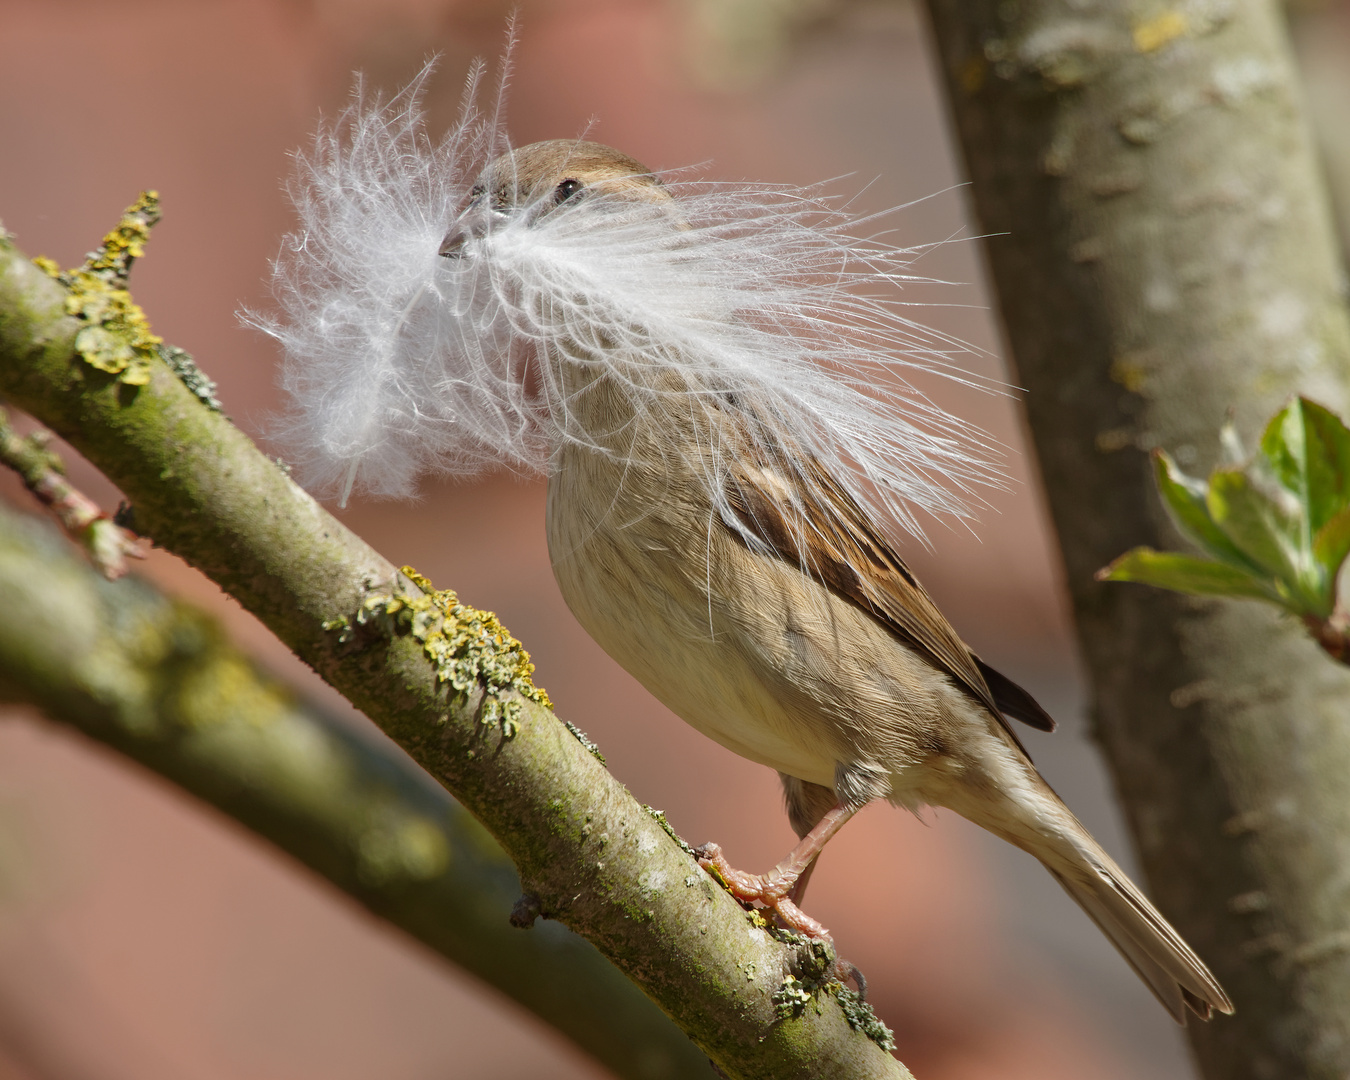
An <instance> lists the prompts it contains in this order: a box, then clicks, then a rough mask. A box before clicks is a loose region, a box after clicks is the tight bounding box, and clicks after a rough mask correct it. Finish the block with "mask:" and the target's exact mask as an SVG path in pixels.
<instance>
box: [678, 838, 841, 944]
mask: <svg viewBox="0 0 1350 1080" xmlns="http://www.w3.org/2000/svg"><path fill="white" fill-rule="evenodd" d="M694 855H695V856H696V857H697V859H698V864H699V866H701V867H703V869H704V870H707V871H708V872H709V873H710V874H712V875H713V876H714V877H717V878H719V879H720V880H721V881H722V884H723V885H725V886H726V889H727V892H729V893H731V895H732V896H734V897H735V898H736V899H737V900H739V901H740V902H741V903H743V904H755V903H758V904H762V905H764V907H766V908H767V909H768V910H769V911H772V912H773V913H774V915H776V916H777V917H778V920H779V922H781V923H782V924H783V925H784V926H785V927H787V928H788V929H789V930H793V931H796V932H797V933H799V934H802V935H803V936H805V937H808V938H813V939H815V940H818V941H832V940H833V939H832V938H831V937H830V932H829V931H828V930H826V929H825V927H824V925H822V924H821V923H820V922H818V921H817V920H815V919H813V918H811V916H810V915H808V914H806V912H804V911H803V910H802V909H801V908H799V907H798V906H797V905H796V904H794V903H793V902H792V901H791V900H790V899H789V895H790V894H791V892H792V887H793V886H794V885H796V884H797V879H798V878H799V877H800V876H801V875H800V874H793V873H787V872H785V871H782V870H779V869H777V868H775V869H773V870H771V871H769V873H767V874H747V873H746V872H745V871H743V870H737V869H735V868H734V867H733V866H732V865H731V864H730V863H729V862H727V858H726V856H725V855H723V854H722V848H721V845H719V844H712V843H709V844H704V845H703V846H702V847H699V848H695V849H694Z"/></svg>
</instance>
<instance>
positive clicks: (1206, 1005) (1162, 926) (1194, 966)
mask: <svg viewBox="0 0 1350 1080" xmlns="http://www.w3.org/2000/svg"><path fill="white" fill-rule="evenodd" d="M1079 828H1080V829H1081V826H1080V827H1079ZM1067 848H1068V850H1065V849H1064V848H1061V849H1060V850H1059V851H1057V852H1053V853H1052V852H1049V851H1041V852H1037V855H1038V856H1039V857H1040V859H1041V862H1042V863H1044V864H1045V868H1046V869H1047V870H1049V871H1050V873H1051V874H1053V875H1054V877H1055V880H1056V881H1058V882H1059V883H1060V885H1062V886H1063V887H1064V891H1065V892H1067V893H1068V894H1069V895H1070V896H1071V897H1073V898H1074V900H1075V901H1076V902H1077V903H1078V906H1079V907H1081V908H1082V909H1083V910H1084V911H1085V912H1087V914H1088V917H1089V918H1091V919H1092V921H1093V922H1095V923H1096V924H1097V926H1098V927H1100V928H1101V931H1102V933H1104V934H1105V935H1106V936H1107V938H1108V939H1110V941H1111V944H1112V945H1114V946H1115V947H1116V949H1117V950H1118V951H1119V952H1120V954H1121V955H1122V956H1123V957H1124V958H1125V959H1126V961H1127V962H1128V963H1129V965H1130V966H1131V967H1132V968H1134V970H1135V972H1136V973H1137V974H1138V975H1139V977H1140V978H1141V979H1143V980H1144V982H1145V984H1146V985H1147V986H1148V988H1149V989H1150V990H1152V991H1153V993H1154V996H1155V997H1157V999H1158V1000H1159V1001H1160V1002H1162V1004H1163V1007H1164V1008H1166V1009H1167V1011H1168V1012H1169V1013H1171V1014H1172V1018H1173V1019H1174V1020H1176V1021H1177V1023H1179V1024H1185V1023H1186V1011H1187V1009H1189V1010H1190V1011H1191V1012H1193V1013H1195V1014H1196V1015H1197V1016H1199V1017H1200V1018H1201V1019H1202V1020H1208V1019H1210V1018H1211V1017H1212V1016H1213V1014H1214V1012H1215V1010H1217V1011H1218V1012H1221V1013H1232V1011H1233V1003H1232V1002H1231V1001H1229V999H1228V995H1227V994H1225V993H1224V991H1223V987H1221V986H1220V985H1219V982H1218V980H1217V979H1215V978H1214V976H1213V975H1212V974H1211V973H1210V970H1209V968H1207V967H1206V966H1205V964H1204V962H1203V961H1202V960H1201V959H1200V958H1199V957H1198V956H1196V955H1195V953H1194V951H1192V949H1191V947H1190V946H1189V945H1187V944H1186V942H1185V941H1184V940H1182V937H1181V935H1180V934H1178V933H1177V932H1176V931H1175V930H1174V929H1173V928H1172V926H1171V924H1169V923H1168V921H1167V920H1166V919H1164V918H1163V917H1162V915H1160V914H1159V913H1158V910H1157V909H1156V908H1155V907H1154V906H1153V905H1152V904H1150V903H1149V902H1148V900H1146V899H1145V898H1144V895H1143V894H1142V893H1141V892H1140V891H1139V890H1138V889H1137V888H1135V886H1134V883H1133V882H1131V881H1130V879H1129V878H1128V877H1126V876H1125V872H1124V871H1123V870H1121V869H1120V867H1119V866H1117V865H1116V864H1115V862H1114V861H1113V860H1112V858H1111V857H1110V856H1109V855H1107V854H1106V852H1105V851H1103V850H1102V849H1101V847H1100V846H1099V845H1098V844H1097V842H1096V841H1095V840H1093V839H1092V837H1091V836H1089V835H1088V834H1087V832H1086V830H1083V831H1081V833H1080V835H1078V836H1075V837H1072V838H1071V839H1070V842H1069V844H1068V845H1067Z"/></svg>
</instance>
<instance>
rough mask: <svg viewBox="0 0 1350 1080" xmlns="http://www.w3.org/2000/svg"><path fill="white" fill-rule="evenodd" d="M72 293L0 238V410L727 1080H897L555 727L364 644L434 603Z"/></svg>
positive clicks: (395, 636) (409, 642)
mask: <svg viewBox="0 0 1350 1080" xmlns="http://www.w3.org/2000/svg"><path fill="white" fill-rule="evenodd" d="M67 295H68V294H67V292H66V290H65V288H63V284H62V283H61V282H59V281H57V280H53V278H51V277H50V276H48V275H47V274H46V273H44V272H43V271H42V270H40V269H38V268H37V267H35V266H34V265H33V264H32V263H31V262H29V261H28V260H27V259H26V258H24V257H23V256H22V255H21V254H20V253H19V252H18V251H17V249H16V248H15V247H14V245H13V243H12V241H10V240H8V239H4V240H0V395H3V396H5V397H7V398H9V399H10V400H11V401H13V402H14V403H15V404H16V405H17V406H19V407H21V408H23V409H25V410H27V411H28V412H29V413H31V414H32V415H34V416H35V417H37V418H38V419H39V420H41V421H42V422H43V423H45V424H46V425H47V426H48V427H50V428H52V430H53V431H55V432H56V433H57V434H59V435H61V436H62V437H63V438H65V439H66V440H67V441H69V442H70V443H71V444H72V445H73V446H75V447H76V449H78V450H79V451H80V452H81V453H82V454H84V455H85V457H87V458H88V459H89V460H90V461H92V462H93V463H94V464H95V465H97V466H98V467H99V468H101V469H102V470H103V471H104V472H105V473H106V474H107V475H108V477H109V478H110V479H111V480H112V481H113V482H114V483H116V484H117V485H118V487H119V488H121V490H122V491H123V492H124V493H125V495H126V497H127V498H128V499H129V500H130V503H131V505H132V508H133V512H134V522H135V528H136V530H137V531H138V532H141V533H143V534H145V535H148V536H150V537H151V538H153V540H154V541H155V543H157V544H159V545H160V546H162V547H165V548H167V549H169V550H171V551H173V552H175V553H177V554H178V555H180V556H182V557H183V558H185V559H186V560H187V561H188V562H190V563H192V564H194V565H195V566H197V567H198V568H200V569H201V570H203V571H204V572H205V573H206V574H207V575H208V576H210V577H211V578H213V579H214V580H215V581H216V582H217V583H218V584H220V585H221V586H222V587H223V588H224V589H226V590H227V591H229V592H230V593H232V594H233V595H234V596H235V598H236V599H237V600H239V602H240V603H241V604H243V605H244V607H246V608H248V609H249V610H250V611H252V612H253V613H254V614H255V615H257V616H258V617H259V618H260V619H261V620H262V621H263V622H264V623H266V624H267V625H268V626H269V627H270V628H271V629H272V631H273V632H274V633H276V634H277V636H278V637H279V638H281V640H282V641H283V642H285V643H286V644H287V645H288V646H289V647H290V648H291V649H293V650H294V651H295V652H296V653H297V654H298V655H299V656H301V657H302V658H303V659H304V660H306V661H307V662H308V663H309V664H311V665H312V666H313V667H314V669H315V670H316V671H317V672H318V673H319V674H320V675H321V676H323V677H324V678H325V679H327V680H328V682H330V683H331V684H332V685H333V686H335V687H336V688H337V689H338V690H339V691H341V692H342V693H343V694H344V695H346V697H347V698H348V699H349V700H351V701H352V702H353V703H354V704H355V705H356V706H357V707H358V708H360V709H361V710H362V711H364V712H365V713H366V715H367V716H369V717H370V718H371V719H372V720H374V721H375V722H376V723H377V724H378V725H379V726H380V727H381V728H382V729H383V730H384V731H385V732H386V733H387V734H389V735H390V736H391V737H392V738H393V739H394V740H395V741H396V742H397V743H398V744H399V745H400V746H402V747H403V748H404V749H405V750H406V751H407V752H408V753H409V754H410V755H411V757H412V758H413V759H414V760H415V761H417V763H418V764H420V765H421V766H422V767H423V768H424V769H426V770H427V771H428V772H429V773H430V774H431V775H432V776H433V777H435V778H436V780H438V781H439V782H440V783H441V784H443V785H444V786H445V787H446V788H447V789H448V790H449V791H450V792H451V793H452V794H454V795H455V796H456V797H457V798H458V799H459V800H460V802H461V803H462V804H463V805H464V806H465V807H466V808H467V809H469V810H470V811H471V812H472V813H473V815H474V816H475V817H477V818H478V820H479V821H481V822H482V823H483V824H484V825H485V826H486V827H487V829H488V831H489V832H491V833H492V834H493V836H495V837H496V839H497V840H498V842H499V843H501V845H502V847H503V848H504V849H505V850H506V852H507V853H508V854H509V855H510V857H511V859H512V860H513V861H514V862H515V864H516V867H517V869H518V871H519V873H520V877H521V882H522V887H523V888H524V890H525V891H526V892H527V893H528V894H529V895H530V896H531V897H533V898H534V904H535V907H536V909H537V910H538V911H539V912H541V913H542V914H543V915H545V916H547V917H549V918H555V919H558V920H560V921H562V922H564V923H566V924H567V925H568V926H570V927H571V928H572V929H574V930H576V931H577V932H578V933H580V934H581V935H582V936H584V937H586V938H588V939H589V940H590V941H591V942H593V943H594V944H595V945H596V946H597V947H598V948H599V949H600V951H601V952H602V953H603V954H605V955H606V956H607V957H609V958H610V959H611V960H612V961H613V962H614V963H615V964H616V965H618V967H619V968H620V969H621V970H623V971H624V972H625V973H627V974H628V975H629V976H630V977H631V978H632V979H633V980H634V981H635V982H637V983H638V985H639V986H641V987H642V988H643V990H644V991H645V992H646V993H647V994H648V995H649V996H650V997H651V998H652V999H653V1000H655V1001H656V1002H657V1004H659V1005H660V1006H661V1008H662V1009H663V1010H664V1011H665V1012H666V1013H667V1014H668V1015H669V1016H671V1017H672V1018H673V1019H674V1020H675V1021H676V1023H678V1024H679V1025H680V1026H681V1027H683V1028H684V1029H685V1030H686V1031H687V1032H688V1033H689V1034H690V1036H691V1037H692V1038H693V1039H694V1040H695V1042H697V1043H698V1045H699V1046H700V1047H701V1048H702V1049H703V1050H704V1051H705V1052H706V1053H707V1054H708V1055H709V1056H710V1057H711V1058H712V1059H713V1060H714V1061H715V1062H716V1063H717V1064H718V1066H719V1067H720V1068H721V1069H723V1070H724V1071H725V1072H726V1073H727V1074H729V1075H731V1076H734V1077H774V1078H777V1080H787V1078H791V1077H802V1078H808V1077H810V1078H827V1077H840V1078H843V1077H901V1076H905V1075H907V1073H906V1072H905V1070H904V1068H903V1066H901V1065H900V1064H899V1063H898V1062H896V1061H895V1059H894V1058H892V1057H891V1056H890V1054H889V1053H887V1052H885V1051H884V1050H882V1049H881V1048H880V1047H879V1046H878V1045H877V1043H876V1042H874V1041H872V1039H870V1038H869V1037H868V1034H867V1033H866V1032H864V1031H860V1030H855V1029H854V1027H852V1026H851V1024H861V1018H860V1016H859V1014H858V1013H857V1011H856V1010H851V1011H849V1012H848V1013H846V1011H845V1009H844V1007H843V1005H842V1004H841V1002H840V1001H839V995H838V994H836V993H834V992H832V991H833V989H834V988H833V987H831V986H828V985H825V986H820V985H818V983H819V979H818V978H813V974H814V973H815V972H816V969H817V958H816V956H815V952H814V950H812V949H808V948H803V947H796V946H790V945H786V944H784V943H783V942H781V941H779V940H776V939H775V937H773V936H771V935H770V934H769V933H767V932H766V931H765V930H764V929H763V928H760V927H757V926H755V925H753V924H752V922H751V921H750V920H749V918H748V917H747V914H746V912H745V911H743V910H742V909H741V908H740V907H739V905H737V904H736V903H735V902H734V901H733V900H732V899H731V897H730V896H729V895H728V894H727V893H725V892H724V891H723V890H722V889H720V888H719V887H717V886H716V885H715V884H714V883H713V881H712V880H711V879H710V878H709V877H708V876H707V875H706V874H705V873H704V872H703V871H702V870H701V869H700V868H699V867H698V865H697V863H695V862H694V860H693V859H692V858H691V857H690V856H689V855H688V853H687V852H685V851H683V850H681V848H680V846H679V845H678V844H676V842H675V841H674V840H673V839H672V838H671V837H670V836H669V835H668V834H667V832H666V831H665V830H664V829H663V828H662V826H661V824H660V823H658V821H657V820H655V819H654V818H653V817H652V815H651V814H649V813H648V812H647V811H646V810H645V809H644V808H643V807H641V806H640V805H639V804H638V803H637V802H636V801H635V800H634V799H633V797H632V796H631V795H630V794H629V793H628V792H627V790H626V789H624V787H623V786H622V785H621V784H620V783H619V782H618V781H617V780H616V779H615V778H614V777H612V776H610V775H609V773H608V772H607V771H606V770H605V768H604V766H603V765H601V764H600V762H599V761H598V760H597V759H596V758H595V757H594V756H592V754H591V753H590V752H589V751H588V750H587V749H586V748H585V747H584V746H583V745H582V743H581V742H580V741H579V740H578V739H577V738H575V737H574V736H573V734H572V732H571V731H570V730H569V729H568V728H567V727H566V726H564V725H563V724H562V723H561V722H560V721H559V720H558V719H557V717H555V716H554V715H553V713H552V711H551V710H549V709H548V708H547V707H545V706H543V705H541V704H538V703H536V702H533V701H529V700H526V699H523V698H521V697H520V696H519V695H518V694H517V693H516V691H514V690H506V691H503V692H502V693H503V694H504V696H505V697H506V698H509V699H511V700H514V701H516V702H517V703H518V704H519V706H520V709H519V713H518V715H517V717H516V718H515V724H514V729H513V730H509V729H508V727H507V726H506V725H503V724H501V723H492V724H484V723H483V722H482V716H483V706H484V699H485V687H484V684H483V683H481V682H478V683H476V684H475V685H473V686H471V687H469V688H468V689H467V690H460V689H459V688H458V687H456V686H455V685H453V683H449V682H444V681H442V680H441V679H440V677H439V673H438V671H437V667H436V665H435V664H434V663H433V662H432V660H431V658H430V657H429V656H428V655H427V652H426V649H425V643H424V642H423V641H420V640H418V637H417V636H416V635H415V634H413V633H412V632H410V629H411V628H410V627H408V626H405V625H398V624H397V623H391V622H385V621H382V620H368V621H367V623H366V624H365V625H356V623H355V619H356V615H357V613H358V612H360V611H362V610H367V609H366V608H365V605H366V604H367V601H369V600H371V599H372V597H392V598H398V597H408V598H413V599H415V598H417V597H419V596H423V595H425V594H424V593H422V591H421V590H420V589H419V588H418V587H417V585H416V584H415V583H414V582H413V581H412V580H410V579H409V578H407V577H406V576H405V575H402V574H400V573H399V572H398V571H397V570H395V568H394V567H393V566H391V565H390V564H389V563H388V562H387V561H386V560H384V559H383V558H381V557H380V556H379V555H378V554H377V553H376V552H375V551H373V550H371V548H370V547H369V546H367V545H366V544H365V543H363V542H362V541H361V540H360V538H359V537H357V536H355V535H354V534H352V533H351V532H350V531H349V530H347V529H346V528H345V527H344V526H343V525H342V524H341V523H339V522H338V521H336V520H335V519H334V518H332V517H331V516H330V515H328V514H327V513H326V512H325V511H324V510H323V509H322V508H321V507H320V506H319V505H318V504H317V503H316V502H315V501H314V500H313V499H312V498H310V497H309V496H308V495H307V494H306V493H305V492H304V491H302V490H301V489H300V488H299V487H297V486H296V485H295V484H294V483H293V482H292V481H291V480H290V479H289V478H288V477H287V476H286V475H285V474H284V473H283V472H282V471H281V470H280V469H279V468H278V467H277V466H276V465H275V464H274V463H272V462H270V461H268V460H267V459H266V458H265V457H264V456H263V455H262V454H261V453H260V452H259V451H258V450H257V448H256V447H254V445H253V444H252V443H251V442H250V441H249V439H248V438H247V437H246V436H244V435H243V434H242V433H241V432H240V431H238V430H237V429H236V428H234V427H233V426H232V425H231V424H230V423H229V422H228V421H226V420H225V419H224V418H223V417H222V416H220V415H219V414H218V413H216V412H213V411H211V410H210V409H208V408H206V407H205V406H204V404H203V403H202V402H201V401H200V400H199V399H198V398H197V397H196V396H194V395H193V393H192V392H191V391H190V390H189V389H188V387H186V386H185V385H184V384H183V382H182V381H180V379H179V378H178V377H177V375H176V374H175V373H174V372H173V371H171V370H170V369H169V367H168V366H167V365H154V364H152V365H150V370H149V374H148V378H147V380H146V381H145V382H144V383H143V384H140V385H134V384H129V383H127V382H126V381H125V380H123V379H120V378H119V373H113V372H108V371H105V370H101V369H100V368H99V367H98V366H97V365H96V364H93V363H91V362H89V361H88V360H86V359H85V358H84V357H83V356H81V354H80V353H79V351H78V350H77V348H76V338H77V335H78V334H79V333H80V331H81V330H82V329H83V328H84V326H83V325H82V323H81V321H79V320H78V319H77V317H75V316H73V315H71V314H70V313H68V310H67ZM484 542H485V543H488V542H490V538H488V537H485V538H484ZM380 602H383V601H380ZM789 975H792V976H793V977H795V978H797V979H798V980H799V981H801V982H803V983H804V985H808V986H811V987H812V995H813V997H812V1002H813V1003H812V1006H811V1007H809V1008H802V1009H801V1010H799V1011H793V1010H784V1009H783V1008H782V1007H781V1003H780V1002H778V1001H775V999H774V995H775V994H777V993H779V991H780V990H781V989H782V987H783V986H784V985H785V984H786V980H787V978H788V976H789ZM785 1012H786V1015H785ZM873 1033H874V1034H877V1032H876V1030H875V1029H873Z"/></svg>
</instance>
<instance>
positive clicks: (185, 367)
mask: <svg viewBox="0 0 1350 1080" xmlns="http://www.w3.org/2000/svg"><path fill="white" fill-rule="evenodd" d="M159 356H160V359H161V360H163V361H164V362H165V363H166V364H168V365H169V368H170V370H172V371H173V373H174V374H175V375H177V376H178V377H179V379H181V380H182V382H183V385H184V386H186V387H187V388H188V389H189V390H191V391H192V393H193V394H194V395H195V396H196V398H197V400H198V401H200V402H201V403H202V404H203V405H205V406H206V407H207V408H208V409H210V410H211V411H212V412H221V411H222V410H221V404H220V399H219V398H218V397H216V384H215V382H214V381H212V380H211V379H208V378H207V377H206V375H205V374H203V372H202V369H201V368H199V367H198V366H197V364H196V362H195V361H194V360H193V359H192V354H191V353H189V352H188V351H187V350H186V349H180V348H178V346H176V345H161V346H160V347H159Z"/></svg>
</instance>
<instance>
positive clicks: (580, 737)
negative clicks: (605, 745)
mask: <svg viewBox="0 0 1350 1080" xmlns="http://www.w3.org/2000/svg"><path fill="white" fill-rule="evenodd" d="M563 727H565V728H566V729H567V730H568V731H570V732H571V733H572V737H573V738H574V739H576V741H577V742H579V743H581V745H582V746H584V747H585V748H586V751H587V753H589V754H590V755H591V757H593V758H595V760H596V761H598V762H600V764H601V765H604V764H605V755H604V754H602V753H600V747H598V746H596V745H595V743H593V742H592V741H591V739H590V736H588V735H587V734H586V733H585V732H584V731H582V730H581V728H579V727H577V726H576V724H574V723H572V721H571V720H564V721H563Z"/></svg>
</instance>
